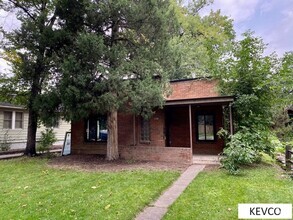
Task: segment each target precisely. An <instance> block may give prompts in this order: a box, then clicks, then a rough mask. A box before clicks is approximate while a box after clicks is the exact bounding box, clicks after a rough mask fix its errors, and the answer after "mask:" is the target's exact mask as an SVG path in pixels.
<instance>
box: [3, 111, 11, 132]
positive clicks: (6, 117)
mask: <svg viewBox="0 0 293 220" xmlns="http://www.w3.org/2000/svg"><path fill="white" fill-rule="evenodd" d="M3 128H6V129H12V112H4V121H3Z"/></svg>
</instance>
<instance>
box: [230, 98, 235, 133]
mask: <svg viewBox="0 0 293 220" xmlns="http://www.w3.org/2000/svg"><path fill="white" fill-rule="evenodd" d="M229 120H230V134H231V135H233V133H234V132H233V117H232V105H231V103H230V104H229Z"/></svg>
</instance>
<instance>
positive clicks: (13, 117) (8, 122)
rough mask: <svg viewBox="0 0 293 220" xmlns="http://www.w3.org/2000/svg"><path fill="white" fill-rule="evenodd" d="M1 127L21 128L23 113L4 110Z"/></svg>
mask: <svg viewBox="0 0 293 220" xmlns="http://www.w3.org/2000/svg"><path fill="white" fill-rule="evenodd" d="M3 128H5V129H23V113H22V112H15V111H4V121H3Z"/></svg>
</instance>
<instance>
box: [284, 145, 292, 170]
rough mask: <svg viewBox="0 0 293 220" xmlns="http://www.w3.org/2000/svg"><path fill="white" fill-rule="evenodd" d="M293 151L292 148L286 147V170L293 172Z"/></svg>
mask: <svg viewBox="0 0 293 220" xmlns="http://www.w3.org/2000/svg"><path fill="white" fill-rule="evenodd" d="M292 155H293V150H292V147H291V146H286V155H285V162H286V170H287V171H292V165H293V159H292Z"/></svg>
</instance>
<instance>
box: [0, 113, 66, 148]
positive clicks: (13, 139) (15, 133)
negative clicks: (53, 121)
mask: <svg viewBox="0 0 293 220" xmlns="http://www.w3.org/2000/svg"><path fill="white" fill-rule="evenodd" d="M4 111H16V112H23V129H4V128H3V122H4ZM27 127H28V112H27V111H26V110H19V109H10V108H1V109H0V143H1V142H3V141H4V138H5V137H6V138H7V140H8V141H9V143H12V144H13V145H15V146H17V143H25V142H26V139H27ZM45 129H46V128H45V127H44V126H42V125H41V126H40V127H38V129H37V140H38V139H39V138H40V137H41V131H44V130H45ZM70 129H71V123H68V122H66V121H63V120H60V121H59V126H58V128H54V132H55V135H56V138H57V139H58V143H57V144H62V142H63V140H64V137H65V133H66V132H67V131H70ZM19 146H20V145H19ZM21 146H25V145H21Z"/></svg>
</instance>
